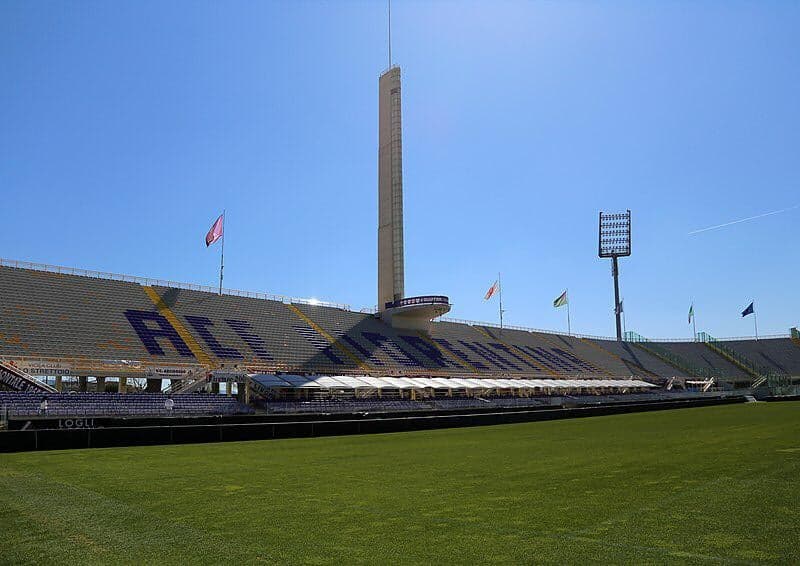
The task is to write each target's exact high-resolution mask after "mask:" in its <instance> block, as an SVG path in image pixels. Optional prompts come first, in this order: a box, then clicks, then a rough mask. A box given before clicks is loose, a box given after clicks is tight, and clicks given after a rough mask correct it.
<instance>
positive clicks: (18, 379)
mask: <svg viewBox="0 0 800 566" xmlns="http://www.w3.org/2000/svg"><path fill="white" fill-rule="evenodd" d="M0 384H2V385H5V386H6V387H8V388H10V389H13V390H14V391H34V392H35V391H41V392H42V393H57V391H56V389H55V387H51V386H49V385H47V384H46V383H44V382H42V381H39V380H38V379H36V378H35V377H33V376H32V375H29V374H27V373H25V372H24V371H22V370H21V369H19V368H18V367H17V366H15V365H13V364H11V363H8V362H1V361H0Z"/></svg>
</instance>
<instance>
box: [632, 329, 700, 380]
mask: <svg viewBox="0 0 800 566" xmlns="http://www.w3.org/2000/svg"><path fill="white" fill-rule="evenodd" d="M625 341H626V342H630V343H632V344H633V345H634V346H637V347H638V348H640V349H642V350H644V351H645V352H647V353H648V354H651V355H653V356H655V357H657V358H658V359H660V360H661V361H662V362H665V363H667V364H669V365H671V366H672V367H674V368H675V369H678V370H680V371H682V372H684V373H685V374H686V375H688V376H690V377H699V378H703V379H712V378H714V377H716V376H715V375H712V373H713V372H711V371H710V370H709V369H707V368H701V367H697V366H696V365H694V364H692V363H691V362H689V361H688V360H687V359H685V358H683V357H682V356H679V355H677V354H675V353H674V352H670V351H669V350H667V349H666V348H663V347H662V346H659V345H658V344H655V343H654V342H651V341H650V340H648V339H647V338H645V337H644V336H642V335H641V334H638V333H636V332H633V331H628V332H626V333H625Z"/></svg>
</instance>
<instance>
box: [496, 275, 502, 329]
mask: <svg viewBox="0 0 800 566" xmlns="http://www.w3.org/2000/svg"><path fill="white" fill-rule="evenodd" d="M497 287H498V289H497V291H498V299H500V332H502V331H503V284H502V283H501V282H500V272H499V271H498V272H497Z"/></svg>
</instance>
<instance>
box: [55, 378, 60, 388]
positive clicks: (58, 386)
mask: <svg viewBox="0 0 800 566" xmlns="http://www.w3.org/2000/svg"><path fill="white" fill-rule="evenodd" d="M55 388H56V391H61V376H60V375H57V376H56V385H55Z"/></svg>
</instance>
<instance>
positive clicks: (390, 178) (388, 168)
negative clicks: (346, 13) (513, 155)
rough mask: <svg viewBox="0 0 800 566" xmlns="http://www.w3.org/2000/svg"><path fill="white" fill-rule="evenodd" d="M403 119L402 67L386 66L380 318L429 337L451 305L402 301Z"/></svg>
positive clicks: (436, 298) (381, 115)
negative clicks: (430, 326) (437, 318)
mask: <svg viewBox="0 0 800 566" xmlns="http://www.w3.org/2000/svg"><path fill="white" fill-rule="evenodd" d="M390 58H391V55H390ZM401 118H402V114H401V108H400V67H396V66H390V67H389V70H388V71H386V72H385V73H383V74H382V75H381V77H380V80H379V81H378V312H379V313H380V317H381V318H382V319H383V320H385V321H387V322H388V323H390V324H391V325H392V326H394V327H397V328H409V329H416V330H423V331H427V330H429V325H430V321H431V320H433V319H434V318H436V317H438V316H441V315H443V314H445V313H446V312H448V311H449V310H450V301H449V299H448V298H447V297H445V296H444V295H426V296H421V297H406V296H405V266H404V251H403V133H402V120H401Z"/></svg>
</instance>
